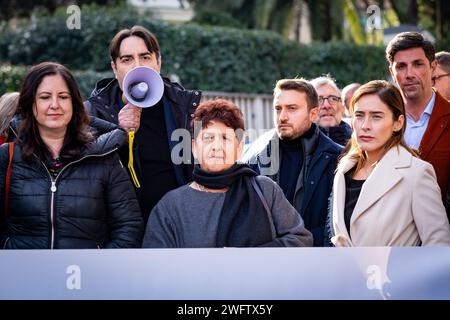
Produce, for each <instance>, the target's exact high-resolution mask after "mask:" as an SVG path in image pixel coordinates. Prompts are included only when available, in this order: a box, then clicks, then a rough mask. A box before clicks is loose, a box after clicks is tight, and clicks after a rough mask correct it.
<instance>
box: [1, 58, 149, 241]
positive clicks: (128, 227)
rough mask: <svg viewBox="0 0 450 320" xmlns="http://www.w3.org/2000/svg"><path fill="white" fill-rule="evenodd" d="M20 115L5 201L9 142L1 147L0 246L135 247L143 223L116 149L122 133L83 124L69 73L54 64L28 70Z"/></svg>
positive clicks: (108, 126) (100, 124)
mask: <svg viewBox="0 0 450 320" xmlns="http://www.w3.org/2000/svg"><path fill="white" fill-rule="evenodd" d="M19 113H20V116H21V121H20V124H18V132H17V135H16V136H17V138H16V139H15V143H14V155H13V160H12V168H11V170H10V171H11V178H10V183H9V186H10V190H9V193H8V197H7V199H6V197H5V196H3V195H5V187H6V173H7V171H8V165H9V148H8V147H9V145H8V144H4V145H2V146H1V148H0V195H2V197H1V198H0V204H1V205H0V241H1V248H4V249H71V248H73V249H81V248H130V247H140V245H141V240H142V233H143V220H142V217H141V213H140V209H139V205H138V202H137V200H136V195H135V193H134V189H133V186H132V184H131V181H130V180H129V177H128V175H127V173H126V171H125V169H124V168H123V166H122V164H121V163H120V160H119V156H118V154H117V152H116V151H117V149H118V147H119V146H121V145H122V144H123V143H124V142H125V140H126V133H125V132H124V131H123V130H122V129H120V128H118V127H117V126H115V125H112V124H109V123H107V122H103V121H101V120H95V119H94V120H93V121H91V126H92V127H93V128H92V127H89V126H88V123H89V118H88V116H87V114H86V112H85V110H84V106H83V102H82V100H81V96H80V93H79V90H78V87H77V84H76V82H75V80H74V78H73V76H72V74H71V73H70V71H69V70H68V69H67V68H65V67H64V66H62V65H59V64H56V63H48V62H45V63H41V64H39V65H37V66H34V67H33V68H31V70H30V71H29V73H28V74H27V76H26V77H25V79H24V82H23V85H22V90H21V93H20V98H19ZM93 130H96V131H97V135H98V138H96V139H95V138H94V135H93ZM6 200H7V208H5V201H6ZM5 211H6V212H5Z"/></svg>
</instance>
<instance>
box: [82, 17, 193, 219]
mask: <svg viewBox="0 0 450 320" xmlns="http://www.w3.org/2000/svg"><path fill="white" fill-rule="evenodd" d="M110 58H111V67H112V70H113V72H114V74H115V79H113V78H111V79H103V80H101V81H99V82H98V83H97V85H96V88H95V90H94V91H93V93H92V95H91V97H90V98H89V99H88V100H87V101H86V102H85V106H86V108H87V110H88V112H89V114H91V115H93V116H96V117H99V118H101V119H105V120H107V121H110V122H113V123H116V124H119V125H120V126H121V127H122V128H124V129H125V130H127V131H131V130H134V131H135V132H136V136H135V140H134V143H133V168H134V170H135V172H136V175H137V181H138V183H139V184H140V187H139V186H137V184H136V183H135V187H136V188H135V189H136V193H137V196H138V200H139V204H140V206H141V210H142V214H143V217H144V219H145V221H147V219H148V216H149V214H150V212H151V210H152V208H153V207H154V206H155V205H156V203H157V202H158V201H159V200H160V199H161V198H162V196H163V195H164V194H166V193H167V192H168V191H170V190H173V189H175V188H178V187H179V186H182V185H184V184H186V183H187V182H189V181H190V180H191V175H192V169H193V167H192V163H191V151H190V144H191V140H190V138H189V136H188V135H185V134H184V133H188V132H189V126H190V119H191V116H192V115H193V113H194V111H195V109H196V107H197V105H198V104H199V102H200V98H201V93H200V92H199V91H188V90H185V89H184V88H183V87H182V86H181V85H179V84H177V83H173V82H171V81H170V80H169V79H167V78H163V82H164V94H163V96H162V98H161V100H160V101H159V102H158V103H157V104H156V105H155V106H153V107H150V108H144V109H143V108H138V107H136V106H134V105H132V104H131V103H126V104H125V103H124V102H123V99H122V92H123V88H122V82H123V79H124V77H125V75H126V74H127V72H128V71H130V70H131V69H133V68H135V67H139V66H146V67H150V68H152V69H153V70H155V71H157V72H158V73H159V72H160V70H161V54H160V49H159V44H158V41H157V39H156V37H155V36H154V35H153V34H152V33H151V32H150V31H148V30H147V29H145V28H143V27H141V26H134V27H132V28H131V29H124V30H121V31H119V32H118V33H117V34H116V35H115V36H114V38H113V39H112V40H111V44H110ZM176 129H186V130H185V131H183V130H179V131H176ZM180 132H181V133H180ZM180 143H181V145H182V146H183V147H182V148H180V147H179V146H180V145H179V144H180ZM121 158H122V161H123V162H124V163H128V160H129V156H128V145H126V146H125V147H124V148H123V149H122V150H121Z"/></svg>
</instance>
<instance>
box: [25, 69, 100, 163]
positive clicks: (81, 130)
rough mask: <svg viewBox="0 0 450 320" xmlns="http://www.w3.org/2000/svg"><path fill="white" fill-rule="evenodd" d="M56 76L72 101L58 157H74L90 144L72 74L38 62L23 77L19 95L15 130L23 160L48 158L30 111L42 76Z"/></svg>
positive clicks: (83, 111) (84, 112)
mask: <svg viewBox="0 0 450 320" xmlns="http://www.w3.org/2000/svg"><path fill="white" fill-rule="evenodd" d="M53 75H60V76H61V77H62V78H63V79H64V81H65V83H66V85H67V87H68V89H69V93H70V97H71V100H72V109H73V110H72V113H73V114H72V119H71V120H70V122H69V124H68V126H67V131H66V136H65V138H64V143H63V147H62V149H61V156H62V157H63V158H64V157H66V156H67V157H73V156H76V155H77V154H78V152H79V150H80V148H81V147H82V146H84V145H85V144H86V143H88V142H90V141H92V139H93V137H92V135H91V133H90V132H89V129H88V124H89V117H88V115H87V113H86V110H85V108H84V104H83V100H82V98H81V94H80V90H79V89H78V85H77V82H76V81H75V78H74V77H73V75H72V73H71V72H70V71H69V69H67V68H66V67H65V66H63V65H61V64H58V63H54V62H42V63H40V64H38V65H35V66H33V67H31V69H30V70H29V71H28V73H27V75H26V76H25V78H24V80H23V82H22V87H21V90H20V96H19V105H18V112H19V113H20V116H21V118H22V121H21V125H20V128H19V141H20V144H21V147H22V157H23V159H24V160H28V159H30V158H31V156H32V154H33V153H34V154H36V155H37V156H38V157H39V158H40V159H45V157H48V156H49V155H50V151H49V150H48V148H47V146H46V145H45V144H44V142H43V140H42V138H41V136H40V133H39V130H38V125H37V120H36V118H35V115H34V112H33V108H34V105H35V103H36V93H37V89H38V87H39V85H40V84H41V82H42V80H43V79H44V77H46V76H53Z"/></svg>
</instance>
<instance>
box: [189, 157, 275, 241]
mask: <svg viewBox="0 0 450 320" xmlns="http://www.w3.org/2000/svg"><path fill="white" fill-rule="evenodd" d="M255 176H256V172H255V171H253V170H252V169H250V167H249V166H248V165H246V164H234V165H233V166H232V167H231V168H230V169H227V170H225V171H222V172H219V173H209V172H206V171H203V170H202V169H201V168H200V166H199V165H196V166H195V168H194V172H193V178H194V181H195V182H197V183H199V184H201V185H203V186H205V187H207V188H210V189H223V188H226V187H229V190H228V191H227V193H226V196H225V201H224V204H223V207H222V212H221V213H220V218H219V225H218V227H217V237H216V246H217V247H256V246H259V245H262V244H264V243H267V242H270V241H272V240H273V239H272V231H271V221H270V220H269V217H268V216H267V213H266V211H265V210H264V206H263V204H262V202H261V200H260V199H259V197H258V194H257V193H256V191H255V190H254V188H253V186H252V184H251V180H250V179H255Z"/></svg>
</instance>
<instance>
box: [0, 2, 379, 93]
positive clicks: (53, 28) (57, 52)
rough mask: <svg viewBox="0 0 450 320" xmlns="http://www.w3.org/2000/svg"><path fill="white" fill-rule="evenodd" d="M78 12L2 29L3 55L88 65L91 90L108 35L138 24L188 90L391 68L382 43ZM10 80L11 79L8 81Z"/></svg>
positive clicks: (355, 77)
mask: <svg viewBox="0 0 450 320" xmlns="http://www.w3.org/2000/svg"><path fill="white" fill-rule="evenodd" d="M81 17H82V20H81V29H80V30H69V29H67V28H66V19H67V15H66V13H65V11H63V10H59V11H57V13H56V14H55V15H53V16H40V17H39V18H37V19H36V21H35V22H34V23H29V24H26V25H23V26H20V27H18V28H17V29H14V30H11V29H8V28H4V29H3V30H0V60H1V61H3V62H7V63H10V64H13V65H32V64H35V63H38V62H41V61H45V60H51V61H58V62H61V63H64V64H66V65H67V66H68V67H69V68H71V69H72V70H88V71H86V72H84V73H83V72H80V73H79V74H80V75H81V74H83V76H82V77H83V79H84V80H82V81H84V82H83V84H81V87H82V88H83V92H84V93H85V94H86V92H88V91H89V92H90V90H92V88H93V85H92V87H91V88H90V89H88V88H87V86H89V85H91V83H95V81H96V80H98V78H96V79H92V80H91V79H89V80H87V78H89V77H98V76H99V74H98V73H97V72H107V71H109V70H110V62H109V58H108V45H109V41H110V39H111V37H112V36H113V35H114V34H115V33H116V32H117V31H118V30H120V29H122V28H126V27H131V26H132V25H134V24H141V25H143V26H145V27H147V28H149V29H150V30H151V31H152V32H154V33H155V35H156V36H157V37H158V40H159V42H160V45H161V49H162V50H161V51H162V59H163V68H162V74H164V75H167V76H174V77H176V78H178V79H180V82H181V83H182V84H183V85H184V86H185V87H187V88H198V89H201V90H214V91H229V92H249V93H252V92H253V93H270V92H271V91H272V88H273V86H274V84H275V82H276V81H277V80H278V79H280V78H292V77H305V78H313V77H317V76H319V75H321V74H324V73H331V74H332V75H333V76H334V77H335V78H336V79H337V82H338V85H340V86H343V85H346V84H347V83H350V82H367V81H369V80H372V79H383V78H385V77H386V76H387V73H388V68H387V64H386V62H385V58H384V49H383V48H380V47H374V46H365V47H359V46H356V45H352V44H346V43H314V44H312V45H310V46H306V45H302V44H298V43H295V42H291V41H287V40H285V39H283V38H282V37H281V36H279V35H277V34H275V33H271V32H266V31H242V30H238V29H233V28H224V27H204V26H199V25H196V24H187V25H181V26H172V25H168V24H166V23H163V22H161V21H158V20H155V19H153V18H151V17H149V16H143V15H138V14H136V12H134V11H133V10H132V9H128V8H124V7H118V8H106V9H105V8H102V7H96V6H84V7H83V8H82V10H81ZM13 76H16V75H15V74H11V77H13ZM3 77H5V75H2V78H1V79H2V81H3V79H4V78H3ZM80 78H81V76H80ZM14 81H16V80H10V79H8V80H7V84H6V86H11V83H12V82H14ZM0 86H5V85H4V84H1V83H0ZM0 88H2V87H0ZM0 91H1V90H0Z"/></svg>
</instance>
